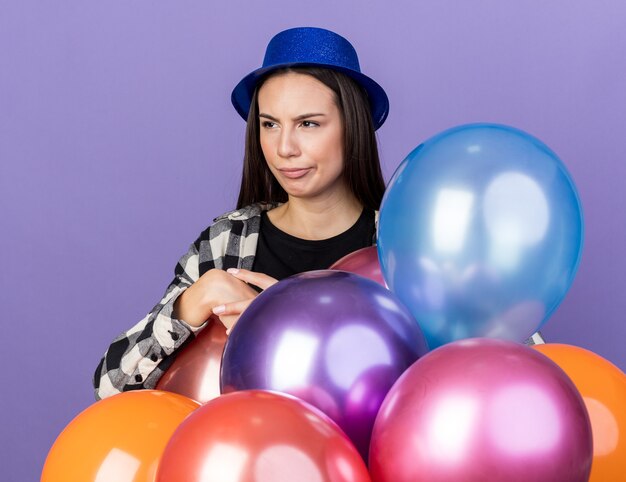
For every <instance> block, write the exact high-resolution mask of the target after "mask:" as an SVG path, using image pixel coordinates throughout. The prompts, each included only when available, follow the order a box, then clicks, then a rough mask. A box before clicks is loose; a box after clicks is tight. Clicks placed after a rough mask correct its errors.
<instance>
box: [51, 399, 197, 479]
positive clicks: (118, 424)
mask: <svg viewBox="0 0 626 482" xmlns="http://www.w3.org/2000/svg"><path fill="white" fill-rule="evenodd" d="M199 406H200V404H199V403H197V402H195V401H193V400H191V399H189V398H186V397H183V396H182V395H178V394H175V393H168V392H162V391H157V390H139V391H133V392H125V393H121V394H119V395H115V396H113V397H110V398H105V399H104V400H100V401H99V402H97V403H94V404H93V405H91V406H90V407H88V408H87V409H85V410H83V411H82V412H81V413H80V414H79V415H78V416H77V417H76V418H74V420H72V421H71V422H70V423H69V425H68V426H67V427H65V429H64V430H63V432H61V434H60V435H59V436H58V437H57V439H56V441H55V442H54V444H53V445H52V448H51V449H50V452H48V457H47V458H46V462H45V464H44V467H43V472H42V474H41V482H91V481H93V482H96V481H97V482H100V481H107V482H108V481H111V482H113V481H115V482H139V481H141V482H152V481H153V480H154V477H155V474H156V469H157V465H158V463H159V458H160V457H161V454H162V452H163V449H164V448H165V445H166V444H167V442H168V440H169V439H170V437H171V435H172V433H174V430H176V428H177V427H178V425H180V423H181V422H182V421H183V420H184V419H185V417H187V415H189V414H190V413H191V412H193V411H194V410H195V409H196V408H198V407H199Z"/></svg>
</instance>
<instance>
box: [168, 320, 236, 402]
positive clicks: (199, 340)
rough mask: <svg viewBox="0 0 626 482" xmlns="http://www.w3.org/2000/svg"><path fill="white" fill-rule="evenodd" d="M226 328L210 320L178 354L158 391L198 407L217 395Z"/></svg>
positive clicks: (218, 322) (216, 321)
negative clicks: (182, 397) (190, 401)
mask: <svg viewBox="0 0 626 482" xmlns="http://www.w3.org/2000/svg"><path fill="white" fill-rule="evenodd" d="M227 338H228V337H227V336H226V328H225V327H224V325H223V324H222V323H221V322H220V321H219V319H217V318H214V317H211V318H210V319H209V323H208V325H207V326H206V327H205V328H204V329H203V330H202V331H201V332H200V333H199V334H198V335H197V336H196V338H195V339H194V340H192V341H191V342H190V343H189V344H188V345H187V346H186V347H185V348H183V349H182V350H181V351H180V353H178V354H177V355H176V359H175V360H174V363H172V366H170V367H169V369H168V370H167V371H166V372H165V374H164V375H163V376H162V377H161V379H160V380H159V383H158V384H157V386H156V388H157V390H165V391H167V392H174V393H179V394H181V395H185V396H186V397H189V398H191V399H193V400H196V401H198V402H200V403H205V402H208V401H209V400H212V399H214V398H216V397H219V395H220V369H221V366H222V353H223V352H224V345H226V340H227Z"/></svg>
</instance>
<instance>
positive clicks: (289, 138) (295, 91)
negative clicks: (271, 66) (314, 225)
mask: <svg viewBox="0 0 626 482" xmlns="http://www.w3.org/2000/svg"><path fill="white" fill-rule="evenodd" d="M334 96H335V94H334V92H333V91H332V90H331V89H329V88H328V87H327V86H326V85H324V84H323V83H322V82H320V81H319V80H317V79H315V78H314V77H311V76H310V75H305V74H298V73H293V72H290V73H286V74H281V75H277V76H275V77H271V78H270V79H268V80H267V81H266V82H265V83H264V84H263V85H262V86H261V88H260V89H259V93H258V103H259V122H260V138H261V139H260V140H261V148H262V150H263V155H264V156H265V159H266V161H267V164H268V166H269V168H270V170H271V171H272V173H273V174H274V176H275V177H276V179H277V180H278V183H279V184H280V185H281V186H282V188H283V189H284V190H285V191H286V192H287V194H288V195H289V196H290V197H298V198H308V199H321V198H324V197H329V196H334V195H341V194H343V192H344V190H345V186H344V184H343V180H342V175H341V174H342V171H343V122H342V119H341V113H340V112H339V108H338V107H337V104H336V103H335V97H334Z"/></svg>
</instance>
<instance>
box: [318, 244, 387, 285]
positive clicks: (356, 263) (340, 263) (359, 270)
mask: <svg viewBox="0 0 626 482" xmlns="http://www.w3.org/2000/svg"><path fill="white" fill-rule="evenodd" d="M330 269H336V270H341V271H348V272H350V273H354V274H358V275H360V276H363V277H365V278H369V279H371V280H372V281H376V282H377V283H378V284H380V285H382V286H384V287H385V288H386V287H387V284H386V283H385V279H384V278H383V273H382V271H381V270H380V263H379V262H378V251H377V249H376V246H370V247H368V248H361V249H358V250H356V251H354V252H352V253H350V254H347V255H345V256H344V257H343V258H341V259H339V260H337V261H335V263H334V264H333V265H332V266H331V267H330Z"/></svg>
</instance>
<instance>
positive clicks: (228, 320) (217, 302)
mask: <svg viewBox="0 0 626 482" xmlns="http://www.w3.org/2000/svg"><path fill="white" fill-rule="evenodd" d="M231 270H232V271H231ZM231 270H228V272H226V271H222V270H220V269H211V270H209V271H207V272H206V273H204V274H203V275H202V276H201V277H200V278H199V279H198V281H196V282H195V283H194V284H193V285H191V286H190V287H189V288H187V290H185V292H184V293H183V294H182V295H180V296H179V297H178V299H177V300H176V303H175V304H174V312H173V313H172V317H173V318H177V319H180V320H184V321H185V322H186V323H188V324H190V325H191V326H201V325H202V324H203V323H204V322H205V321H206V320H207V319H209V317H210V316H211V315H213V314H216V315H218V316H219V318H220V320H221V322H222V323H223V324H224V326H226V328H227V330H229V331H230V329H231V328H232V326H233V325H234V324H235V323H236V321H237V320H238V319H239V316H240V315H241V313H243V311H244V310H245V309H246V308H247V307H248V305H249V304H250V303H251V302H252V300H253V299H254V298H255V297H256V296H257V294H258V293H257V292H256V290H254V289H253V288H252V287H250V286H249V285H248V284H247V283H251V284H254V285H255V286H258V287H259V288H261V289H265V288H267V287H269V286H271V285H273V284H274V283H276V280H275V279H274V278H272V277H271V276H267V275H264V274H262V273H254V272H252V271H248V270H244V269H240V270H236V269H234V268H233V269H231ZM222 308H223V309H222ZM214 310H216V311H214ZM218 311H219V312H220V313H221V314H220V313H218Z"/></svg>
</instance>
